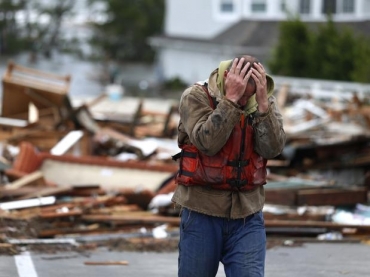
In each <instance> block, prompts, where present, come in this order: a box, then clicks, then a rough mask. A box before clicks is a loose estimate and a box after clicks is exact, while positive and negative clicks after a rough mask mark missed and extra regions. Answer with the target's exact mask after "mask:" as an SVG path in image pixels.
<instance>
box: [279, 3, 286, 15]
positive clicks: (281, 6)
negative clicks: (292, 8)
mask: <svg viewBox="0 0 370 277" xmlns="http://www.w3.org/2000/svg"><path fill="white" fill-rule="evenodd" d="M280 10H281V11H282V12H286V3H285V0H282V1H281V2H280Z"/></svg>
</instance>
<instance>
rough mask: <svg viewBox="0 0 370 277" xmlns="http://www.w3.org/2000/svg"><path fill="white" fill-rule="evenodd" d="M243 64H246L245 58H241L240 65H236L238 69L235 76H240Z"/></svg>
mask: <svg viewBox="0 0 370 277" xmlns="http://www.w3.org/2000/svg"><path fill="white" fill-rule="evenodd" d="M243 63H244V58H241V59H240V60H239V61H238V64H237V65H236V68H235V74H238V75H239V74H240V71H241V69H242V67H243Z"/></svg>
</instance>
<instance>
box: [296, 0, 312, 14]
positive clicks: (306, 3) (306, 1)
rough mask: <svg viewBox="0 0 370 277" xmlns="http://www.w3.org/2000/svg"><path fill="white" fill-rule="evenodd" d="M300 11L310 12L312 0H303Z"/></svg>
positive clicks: (302, 12)
mask: <svg viewBox="0 0 370 277" xmlns="http://www.w3.org/2000/svg"><path fill="white" fill-rule="evenodd" d="M299 12H300V13H301V14H310V12H311V0H301V1H300V3H299Z"/></svg>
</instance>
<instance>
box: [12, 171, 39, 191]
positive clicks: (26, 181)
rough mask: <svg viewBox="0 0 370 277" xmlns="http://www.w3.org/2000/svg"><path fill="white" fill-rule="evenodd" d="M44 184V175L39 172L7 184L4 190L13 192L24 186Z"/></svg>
mask: <svg viewBox="0 0 370 277" xmlns="http://www.w3.org/2000/svg"><path fill="white" fill-rule="evenodd" d="M45 184H46V183H45V179H44V174H43V173H42V172H41V171H35V172H32V173H30V174H27V175H25V176H24V177H21V178H19V179H17V180H15V181H14V182H12V183H9V184H7V185H6V186H5V188H6V189H8V190H15V189H19V188H21V187H24V186H30V185H33V186H45Z"/></svg>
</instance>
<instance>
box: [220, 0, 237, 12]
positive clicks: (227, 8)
mask: <svg viewBox="0 0 370 277" xmlns="http://www.w3.org/2000/svg"><path fill="white" fill-rule="evenodd" d="M233 11H234V3H233V1H232V0H222V1H221V12H224V13H232V12H233Z"/></svg>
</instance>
